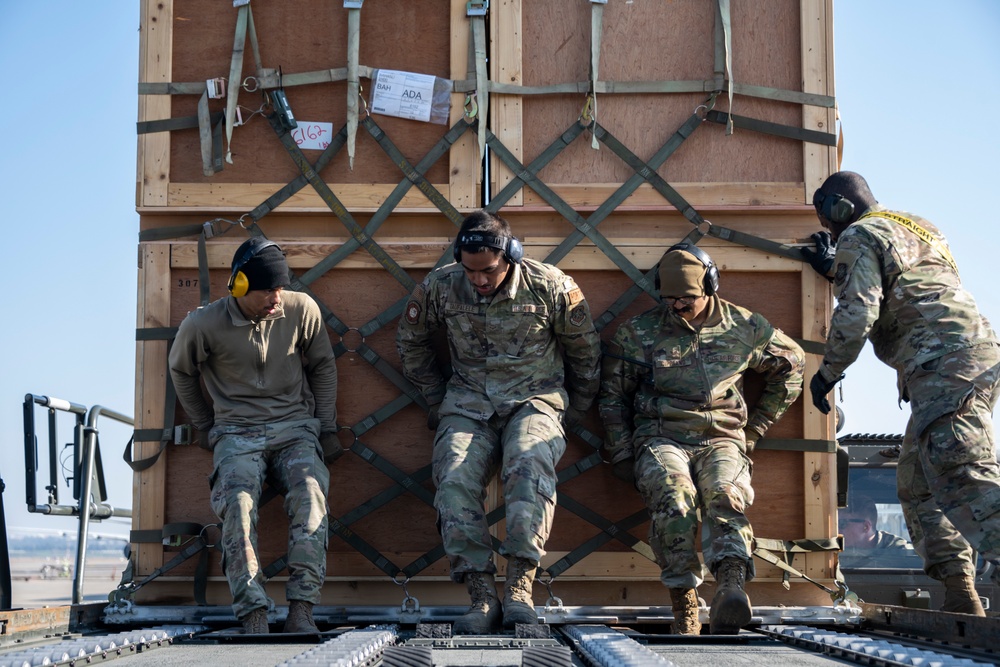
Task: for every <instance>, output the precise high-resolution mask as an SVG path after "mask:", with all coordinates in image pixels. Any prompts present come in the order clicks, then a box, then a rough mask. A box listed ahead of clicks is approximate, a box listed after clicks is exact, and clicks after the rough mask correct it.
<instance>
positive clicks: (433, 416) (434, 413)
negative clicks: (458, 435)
mask: <svg viewBox="0 0 1000 667" xmlns="http://www.w3.org/2000/svg"><path fill="white" fill-rule="evenodd" d="M440 408H441V404H440V403H435V404H434V405H430V406H428V409H427V428H429V429H430V430H432V431H436V430H437V427H438V424H440V423H441V417H440V415H438V410H439V409H440Z"/></svg>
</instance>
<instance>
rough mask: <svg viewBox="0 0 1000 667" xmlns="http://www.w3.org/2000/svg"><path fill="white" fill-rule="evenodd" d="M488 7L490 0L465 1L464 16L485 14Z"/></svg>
mask: <svg viewBox="0 0 1000 667" xmlns="http://www.w3.org/2000/svg"><path fill="white" fill-rule="evenodd" d="M489 8H490V0H470V1H469V2H467V3H465V15H466V16H486V12H487V10H489Z"/></svg>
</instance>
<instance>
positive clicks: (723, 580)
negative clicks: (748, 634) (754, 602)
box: [708, 556, 753, 635]
mask: <svg viewBox="0 0 1000 667" xmlns="http://www.w3.org/2000/svg"><path fill="white" fill-rule="evenodd" d="M746 576H747V566H746V563H745V562H743V560H742V559H741V558H735V557H732V556H730V557H728V558H723V559H722V562H721V563H720V564H719V569H718V570H717V571H716V573H715V582H716V589H715V597H714V598H712V609H711V611H710V612H709V616H708V619H709V626H710V629H711V632H712V634H713V635H735V634H738V633H739V631H740V628H742V627H743V626H744V625H746V624H747V623H749V622H750V619H751V618H752V617H753V612H752V610H751V608H750V598H749V597H747V594H746V593H745V592H744V591H743V586H744V584H745V583H746Z"/></svg>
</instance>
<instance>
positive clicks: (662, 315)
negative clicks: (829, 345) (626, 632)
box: [598, 243, 805, 635]
mask: <svg viewBox="0 0 1000 667" xmlns="http://www.w3.org/2000/svg"><path fill="white" fill-rule="evenodd" d="M657 275H658V289H659V291H660V295H661V297H662V301H661V303H660V304H659V305H657V306H655V307H654V308H652V309H650V310H648V311H646V312H645V313H643V314H641V315H638V316H636V317H633V318H632V319H630V320H628V321H626V322H624V323H623V324H622V325H621V326H620V327H619V328H618V331H617V332H616V333H615V336H614V338H613V340H612V342H611V344H610V345H609V346H608V350H607V352H606V353H605V356H604V362H603V370H602V374H601V395H600V398H599V399H598V407H599V409H600V413H601V420H602V421H603V423H604V428H605V432H606V433H607V439H606V442H605V447H604V449H605V456H606V460H607V461H609V462H610V463H611V464H612V466H613V468H612V470H613V472H614V474H615V475H616V476H618V477H620V478H622V479H625V480H626V481H630V482H633V483H635V485H636V487H637V488H638V489H639V493H640V494H642V497H643V500H645V502H646V506H647V507H648V508H649V511H650V514H651V522H650V526H649V542H650V545H651V546H652V548H653V553H654V554H655V555H656V559H657V563H658V564H659V565H660V568H661V574H660V580H661V581H662V582H663V584H664V585H666V586H667V587H668V588H669V589H670V599H671V601H672V603H673V611H674V620H675V632H677V633H678V634H683V635H697V634H700V632H701V622H700V620H699V618H698V593H697V590H696V589H697V587H698V586H699V585H700V584H701V582H702V581H703V567H702V564H701V561H699V559H698V543H699V539H698V536H699V531H698V510H699V508H700V510H701V513H702V514H701V516H702V521H703V522H704V524H705V526H706V527H707V529H708V533H709V537H708V540H707V541H706V545H705V550H704V551H705V554H704V556H705V563H706V564H707V565H708V567H709V569H710V571H711V572H712V574H713V575H714V576H715V580H716V582H717V586H716V592H715V597H714V599H713V600H712V607H711V614H710V620H711V627H710V629H711V632H712V634H734V633H737V632H739V629H740V628H741V627H742V626H744V625H746V624H747V623H749V622H750V619H751V618H752V609H751V607H750V599H749V598H748V597H747V595H746V593H745V592H744V584H745V582H746V581H749V580H750V579H752V578H753V576H754V567H753V559H752V558H751V552H752V541H753V530H752V529H751V527H750V522H749V521H748V520H747V518H746V510H747V508H748V507H749V506H750V504H751V503H752V502H753V489H752V488H751V486H750V473H751V470H752V464H751V461H750V459H749V457H748V456H747V455H748V454H749V453H750V452H752V451H753V447H754V445H755V444H756V442H757V440H759V439H760V438H761V436H763V435H764V433H765V432H767V429H768V428H769V427H770V426H771V424H773V423H774V422H775V421H777V420H778V418H779V417H781V415H783V414H784V413H785V410H787V409H788V406H789V405H791V404H792V403H793V402H794V401H795V399H796V398H798V396H799V394H800V393H802V370H803V366H804V363H805V355H804V354H803V352H802V349H801V348H800V347H799V346H798V345H797V344H796V343H795V342H794V341H793V340H792V339H790V338H789V337H788V336H786V335H785V334H784V333H782V332H781V331H780V330H778V329H775V328H774V327H773V326H771V325H770V324H769V323H768V322H767V320H765V319H764V318H763V317H761V316H760V315H758V314H756V313H752V312H750V311H749V310H746V309H745V308H741V307H739V306H736V305H734V304H732V303H729V302H728V301H724V300H722V299H720V298H719V297H718V295H717V294H716V292H717V291H718V288H719V273H718V269H717V268H716V266H715V264H714V263H713V262H712V259H711V258H710V257H709V256H708V255H707V254H706V253H705V252H704V251H703V250H701V249H700V248H698V247H697V246H695V245H692V244H688V243H681V244H679V245H676V246H674V247H672V248H670V249H669V250H667V252H666V253H665V254H664V255H663V258H662V259H661V260H660V264H659V270H658V274H657ZM748 369H750V370H754V371H757V372H758V373H761V374H762V375H763V377H764V381H765V385H764V391H763V393H762V394H761V396H760V399H759V400H758V401H757V404H756V405H755V406H754V407H753V408H752V409H750V410H749V411H748V408H747V405H746V400H745V398H744V396H743V373H744V371H746V370H748Z"/></svg>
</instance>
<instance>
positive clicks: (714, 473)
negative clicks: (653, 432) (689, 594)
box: [635, 438, 754, 588]
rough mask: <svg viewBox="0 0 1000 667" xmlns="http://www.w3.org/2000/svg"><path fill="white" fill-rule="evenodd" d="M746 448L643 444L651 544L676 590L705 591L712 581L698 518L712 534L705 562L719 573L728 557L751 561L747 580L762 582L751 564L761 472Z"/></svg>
mask: <svg viewBox="0 0 1000 667" xmlns="http://www.w3.org/2000/svg"><path fill="white" fill-rule="evenodd" d="M745 449H746V447H745V445H744V444H743V443H741V442H737V441H735V440H716V441H714V442H712V443H711V444H707V445H680V444H676V443H674V442H671V441H670V440H667V439H666V438H650V439H648V440H646V441H644V442H641V443H636V451H637V452H638V458H637V460H636V463H635V479H636V486H637V487H638V489H639V493H640V494H641V495H642V498H643V500H645V501H646V507H647V508H649V512H650V515H651V521H650V524H649V544H650V546H651V547H652V548H653V553H654V554H655V555H656V562H657V563H658V564H659V566H660V568H661V572H660V580H661V581H662V582H663V583H664V585H666V586H668V587H670V588H697V587H698V586H699V585H700V584H701V582H702V581H703V580H704V572H703V568H702V565H701V561H699V560H698V543H699V539H698V537H699V535H698V511H699V509H700V510H701V516H702V522H703V523H704V526H705V529H706V530H707V532H708V536H707V538H706V540H705V541H704V547H703V551H704V556H705V563H706V564H707V565H708V567H709V569H710V571H711V572H712V573H713V574H714V573H715V572H716V570H717V569H718V567H719V564H720V563H721V562H722V559H723V558H727V557H730V556H733V557H736V558H739V559H740V560H743V561H746V563H747V566H748V573H747V580H750V579H752V578H753V576H754V569H753V560H752V558H751V557H750V553H751V549H752V544H753V529H752V528H751V527H750V522H749V521H748V520H747V518H746V514H745V512H746V509H747V508H748V507H750V505H751V504H752V503H753V498H754V493H753V488H751V486H750V475H751V472H752V469H753V465H752V463H751V462H750V459H749V458H748V457H747V456H746V454H745V453H744V451H745Z"/></svg>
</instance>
